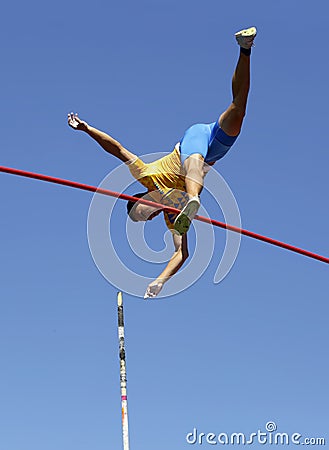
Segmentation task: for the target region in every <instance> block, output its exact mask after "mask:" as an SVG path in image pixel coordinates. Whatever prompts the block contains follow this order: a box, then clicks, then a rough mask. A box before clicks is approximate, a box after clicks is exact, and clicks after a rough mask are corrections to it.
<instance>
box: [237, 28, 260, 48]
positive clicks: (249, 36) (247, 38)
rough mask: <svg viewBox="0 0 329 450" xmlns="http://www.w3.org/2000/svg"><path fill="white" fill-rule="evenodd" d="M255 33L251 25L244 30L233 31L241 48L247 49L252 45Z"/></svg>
mask: <svg viewBox="0 0 329 450" xmlns="http://www.w3.org/2000/svg"><path fill="white" fill-rule="evenodd" d="M256 34H257V30H256V27H251V28H247V29H246V30H241V31H238V32H237V33H235V38H236V40H237V43H238V44H239V45H240V47H241V48H244V49H245V50H249V49H251V47H253V45H254V39H255V37H256Z"/></svg>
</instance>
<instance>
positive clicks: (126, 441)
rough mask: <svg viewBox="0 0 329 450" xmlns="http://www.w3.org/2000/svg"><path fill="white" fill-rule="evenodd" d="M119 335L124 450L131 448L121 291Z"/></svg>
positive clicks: (119, 300)
mask: <svg viewBox="0 0 329 450" xmlns="http://www.w3.org/2000/svg"><path fill="white" fill-rule="evenodd" d="M118 335H119V357H120V388H121V414H122V440H123V450H129V433H128V404H127V372H126V352H125V325H124V319H123V302H122V293H121V292H118Z"/></svg>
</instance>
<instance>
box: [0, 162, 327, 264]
mask: <svg viewBox="0 0 329 450" xmlns="http://www.w3.org/2000/svg"><path fill="white" fill-rule="evenodd" d="M0 172H4V173H9V174H12V175H17V176H21V177H27V178H33V179H36V180H41V181H46V182H48V183H55V184H60V185H63V186H68V187H72V188H76V189H81V190H84V191H90V192H97V193H98V194H102V195H108V196H110V197H116V198H119V199H122V200H128V201H132V202H140V203H143V204H145V205H150V206H154V207H157V208H159V209H161V210H163V211H168V212H171V213H174V214H178V213H180V210H179V209H176V208H171V207H168V206H164V205H162V204H159V203H155V202H151V201H149V200H145V199H142V198H138V197H133V196H131V195H127V194H122V193H119V192H115V191H110V190H108V189H100V188H97V187H95V186H91V185H88V184H82V183H77V182H75V181H71V180H65V179H62V178H56V177H52V176H49V175H43V174H39V173H34V172H28V171H25V170H19V169H14V168H11V167H5V166H0ZM194 219H195V220H199V221H200V222H204V223H208V224H211V225H214V226H216V227H219V228H224V229H226V230H229V231H233V232H235V233H240V234H242V235H244V236H248V237H251V238H253V239H257V240H259V241H263V242H266V243H268V244H271V245H275V246H277V247H281V248H284V249H286V250H289V251H291V252H295V253H299V254H301V255H304V256H306V257H308V258H313V259H316V260H318V261H321V262H324V263H326V264H329V258H328V257H326V256H322V255H318V254H316V253H312V252H310V251H308V250H304V249H302V248H298V247H294V246H293V245H290V244H286V243H285V242H280V241H277V240H275V239H272V238H269V237H267V236H262V235H261V234H257V233H253V232H252V231H248V230H244V229H242V228H238V227H234V226H232V225H229V224H226V223H223V222H219V221H218V220H214V219H209V218H207V217H203V216H199V215H196V216H195V218H194Z"/></svg>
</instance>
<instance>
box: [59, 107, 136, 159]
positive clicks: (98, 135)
mask: <svg viewBox="0 0 329 450" xmlns="http://www.w3.org/2000/svg"><path fill="white" fill-rule="evenodd" d="M68 124H69V126H70V127H71V128H73V129H74V130H80V131H84V132H85V133H87V134H89V136H90V137H92V138H93V139H95V141H96V142H98V143H99V145H100V146H101V147H102V148H103V149H104V150H105V151H106V152H108V153H110V154H111V155H113V156H115V157H117V158H119V159H120V160H121V161H122V162H124V163H127V162H129V161H132V160H133V159H136V155H134V154H133V153H131V152H130V151H129V150H127V149H126V148H124V147H123V145H121V144H120V142H118V141H116V140H115V139H114V138H113V137H112V136H110V135H108V134H106V133H104V132H103V131H100V130H98V129H97V128H94V127H91V126H90V125H89V124H88V123H87V122H85V121H84V120H81V119H80V118H79V117H78V115H77V114H73V113H70V114H68Z"/></svg>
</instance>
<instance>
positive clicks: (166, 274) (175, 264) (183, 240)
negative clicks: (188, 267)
mask: <svg viewBox="0 0 329 450" xmlns="http://www.w3.org/2000/svg"><path fill="white" fill-rule="evenodd" d="M173 240H174V246H175V253H174V254H173V256H172V257H171V258H170V260H169V262H168V264H167V266H166V268H165V269H164V271H163V272H162V273H161V274H160V275H159V276H158V278H157V279H156V280H154V281H152V283H150V284H149V285H148V287H147V289H146V292H145V295H144V298H153V297H156V296H157V295H158V294H159V292H160V291H161V289H162V287H163V285H164V284H165V283H166V282H167V281H168V280H169V279H170V278H171V277H172V276H173V275H175V273H176V272H178V270H179V269H180V268H181V267H182V265H183V264H184V262H185V261H186V260H187V258H188V248H187V234H184V235H183V236H178V235H176V234H174V235H173Z"/></svg>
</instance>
